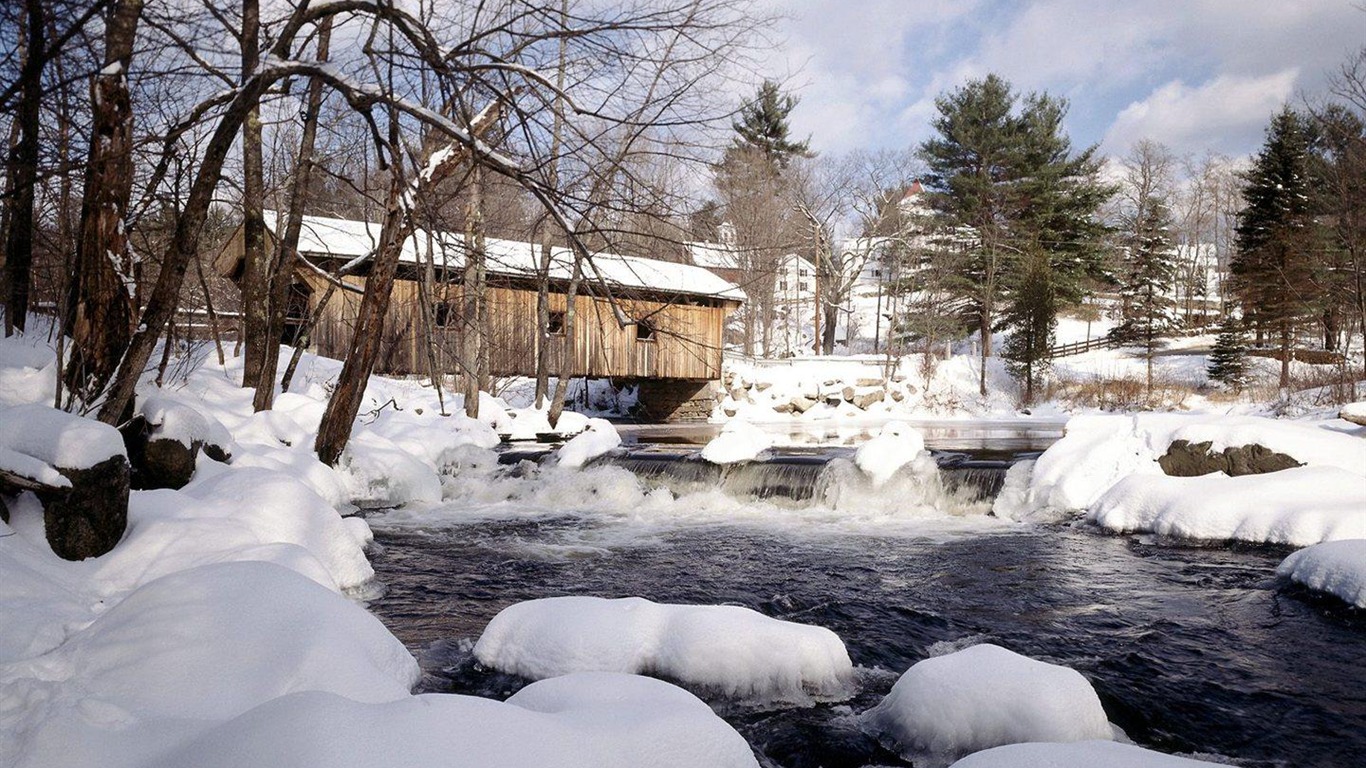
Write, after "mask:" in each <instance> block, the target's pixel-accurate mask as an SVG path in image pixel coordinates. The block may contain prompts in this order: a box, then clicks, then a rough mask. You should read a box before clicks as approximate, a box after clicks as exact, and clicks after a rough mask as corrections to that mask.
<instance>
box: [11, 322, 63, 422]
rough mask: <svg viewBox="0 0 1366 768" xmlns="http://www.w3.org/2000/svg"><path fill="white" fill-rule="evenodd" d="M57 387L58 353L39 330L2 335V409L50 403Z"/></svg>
mask: <svg viewBox="0 0 1366 768" xmlns="http://www.w3.org/2000/svg"><path fill="white" fill-rule="evenodd" d="M56 388H57V353H56V352H54V351H53V349H52V347H50V346H48V344H47V338H46V335H44V334H39V333H38V332H37V329H33V330H31V331H30V332H29V333H28V334H22V333H17V334H15V335H13V336H8V337H4V338H0V408H3V407H6V406H11V405H24V404H27V403H51V402H52V401H53V397H54V395H55V394H56Z"/></svg>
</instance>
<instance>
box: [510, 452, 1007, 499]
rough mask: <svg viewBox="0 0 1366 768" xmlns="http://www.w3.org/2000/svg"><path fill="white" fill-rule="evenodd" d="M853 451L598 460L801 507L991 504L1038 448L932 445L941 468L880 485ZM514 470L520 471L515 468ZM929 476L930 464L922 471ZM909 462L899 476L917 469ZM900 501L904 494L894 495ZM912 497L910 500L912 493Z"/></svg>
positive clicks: (687, 487)
mask: <svg viewBox="0 0 1366 768" xmlns="http://www.w3.org/2000/svg"><path fill="white" fill-rule="evenodd" d="M548 455H549V453H548V452H547V451H545V450H515V451H506V452H504V453H502V454H501V455H500V456H499V463H501V464H504V465H510V466H514V467H515V466H518V465H521V463H522V462H523V461H531V462H534V463H539V462H540V461H541V460H543V459H544V458H545V457H546V456H548ZM852 456H853V452H852V451H851V450H849V449H847V448H829V449H824V450H819V451H817V450H808V451H803V452H792V453H789V452H782V453H774V454H771V455H769V456H768V457H767V458H762V459H758V460H755V461H747V462H740V463H736V464H728V465H717V464H712V463H710V462H707V461H703V460H702V459H701V458H700V457H699V455H698V454H697V452H696V451H694V450H691V449H682V448H676V447H672V446H670V447H665V446H658V447H655V446H652V447H650V448H641V449H634V450H625V451H618V452H615V453H611V454H608V455H605V456H602V457H599V458H598V459H595V460H594V461H593V462H592V465H596V466H614V467H620V468H622V469H625V470H628V471H630V472H631V473H633V474H634V475H635V476H636V477H638V478H639V479H640V481H641V482H642V483H643V484H644V485H646V486H649V487H654V488H666V489H668V490H669V491H670V492H671V493H673V494H674V495H675V496H685V495H687V494H690V493H696V492H699V491H705V490H708V489H713V488H715V489H720V490H721V491H722V492H724V493H725V494H726V495H728V496H733V497H735V498H737V499H762V500H769V501H775V502H786V503H789V504H794V505H796V506H807V505H811V504H818V503H824V504H826V505H829V506H831V507H840V506H841V505H846V504H861V503H869V502H870V501H872V500H874V499H876V500H877V502H878V504H879V505H880V506H881V505H885V504H886V503H888V502H889V501H893V500H894V499H887V498H877V497H880V496H899V495H901V494H903V493H905V492H907V491H909V490H911V489H912V488H914V489H915V494H916V495H917V496H924V495H926V494H929V495H935V496H942V497H944V498H945V499H950V498H951V499H954V500H956V501H957V502H959V503H961V504H967V505H980V504H982V503H988V502H990V501H991V500H993V499H995V498H996V495H997V494H998V493H1000V491H1001V487H1002V485H1003V484H1004V483H1005V475H1006V471H1007V470H1008V469H1010V466H1011V465H1012V464H1013V463H1015V462H1016V461H1019V460H1021V459H1025V458H1031V457H1033V456H1034V454H1018V455H1017V454H1012V453H1007V452H994V453H975V454H969V453H959V452H945V451H932V452H931V456H932V457H933V459H934V462H935V465H936V466H937V467H938V472H937V473H935V472H933V471H931V472H930V476H918V477H916V478H915V482H914V483H911V484H910V485H909V486H907V485H906V484H905V483H902V484H899V485H897V486H895V487H891V486H889V487H887V488H883V489H875V488H873V487H872V486H871V485H870V484H869V482H868V480H867V478H866V476H865V475H863V473H862V472H861V471H860V470H859V469H858V468H857V467H855V466H854V465H853V462H852ZM514 471H515V470H514ZM916 471H917V472H919V473H920V475H924V469H923V468H922V469H919V470H916ZM910 473H911V470H910V469H909V468H908V469H906V470H903V471H902V472H901V473H900V475H902V476H904V475H907V474H910ZM895 500H900V499H895ZM907 501H909V499H908V500H907Z"/></svg>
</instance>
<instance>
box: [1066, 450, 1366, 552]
mask: <svg viewBox="0 0 1366 768" xmlns="http://www.w3.org/2000/svg"><path fill="white" fill-rule="evenodd" d="M1088 519H1090V520H1091V521H1092V522H1094V523H1096V524H1097V525H1099V526H1101V527H1102V528H1106V529H1109V530H1112V531H1117V532H1121V533H1129V532H1150V533H1157V534H1162V535H1167V536H1179V537H1182V538H1188V539H1205V540H1226V539H1237V540H1240V541H1251V542H1265V543H1271V544H1292V545H1296V546H1302V547H1303V546H1308V545H1310V544H1317V543H1319V542H1321V541H1331V540H1334V539H1359V538H1366V478H1363V477H1362V476H1361V475H1358V474H1354V473H1351V472H1348V471H1346V470H1344V469H1339V468H1337V467H1333V466H1308V467H1297V468H1295V469H1287V470H1284V471H1281V472H1273V473H1269V474H1263V475H1245V476H1242V477H1228V476H1227V475H1223V474H1213V475H1203V476H1200V477H1167V476H1166V475H1147V474H1144V475H1135V476H1132V477H1128V478H1125V479H1123V480H1121V481H1119V482H1118V483H1116V484H1115V485H1114V487H1112V488H1110V489H1109V490H1108V491H1107V492H1106V493H1105V494H1104V495H1103V496H1101V497H1100V498H1099V499H1098V500H1097V501H1096V503H1095V505H1094V506H1093V508H1092V510H1091V512H1090V513H1089V515H1088Z"/></svg>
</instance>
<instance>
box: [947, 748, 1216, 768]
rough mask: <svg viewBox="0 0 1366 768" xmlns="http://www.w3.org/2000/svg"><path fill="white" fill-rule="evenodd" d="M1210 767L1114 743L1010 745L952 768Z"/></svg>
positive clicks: (954, 765) (983, 753)
mask: <svg viewBox="0 0 1366 768" xmlns="http://www.w3.org/2000/svg"><path fill="white" fill-rule="evenodd" d="M1208 765H1211V763H1207V762H1204V761H1202V760H1191V759H1190V758H1185V757H1176V756H1174V755H1164V754H1162V753H1161V752H1154V751H1152V750H1150V749H1143V748H1141V747H1135V746H1131V745H1129V744H1116V743H1115V742H1113V741H1081V742H1076V743H1073V744H1012V745H1010V746H1005V747H996V748H995V749H988V750H986V751H984V752H978V753H976V754H974V755H968V756H967V757H965V758H963V759H962V760H959V761H958V762H956V763H954V764H953V768H1101V767H1102V766H1103V768H1201V766H1208Z"/></svg>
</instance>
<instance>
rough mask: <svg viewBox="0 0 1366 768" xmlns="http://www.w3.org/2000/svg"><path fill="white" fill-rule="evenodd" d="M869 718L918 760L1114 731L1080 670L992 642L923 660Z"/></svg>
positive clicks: (898, 747)
mask: <svg viewBox="0 0 1366 768" xmlns="http://www.w3.org/2000/svg"><path fill="white" fill-rule="evenodd" d="M863 718H864V723H865V725H866V726H867V727H868V728H869V729H870V730H872V731H873V732H874V733H875V734H877V735H878V737H879V738H880V739H882V740H883V741H885V742H886V743H887V744H888V745H889V746H890V747H892V748H894V749H896V750H897V751H899V752H900V753H901V755H902V756H903V757H905V758H906V759H908V760H916V761H917V764H919V762H920V761H922V760H925V761H930V762H933V761H944V762H947V761H948V760H952V759H953V758H955V757H959V756H962V755H965V754H968V753H971V752H976V751H979V750H983V749H988V748H990V747H996V746H1000V745H1002V744H1015V743H1020V742H1030V741H1052V742H1073V741H1087V740H1099V739H1110V738H1112V737H1113V730H1112V729H1111V727H1110V724H1109V721H1108V720H1107V719H1106V717H1105V710H1104V709H1103V708H1102V707H1101V704H1100V699H1099V698H1098V697H1097V696H1096V692H1095V690H1094V689H1093V688H1092V687H1091V684H1090V683H1089V682H1087V680H1086V678H1084V677H1082V676H1081V674H1080V673H1078V672H1077V671H1076V670H1073V669H1069V668H1067V667H1061V666H1057V665H1055V664H1047V663H1045V662H1042V661H1036V660H1034V659H1030V658H1027V657H1025V656H1021V655H1019V654H1017V653H1014V652H1012V651H1008V650H1006V649H1005V648H1001V647H1000V646H996V645H990V644H982V645H974V646H971V647H969V648H965V649H963V650H961V651H957V652H955V653H950V654H948V655H945V656H937V657H934V658H929V659H925V660H924V661H921V662H918V663H917V664H915V665H914V666H912V667H911V668H910V669H909V670H907V671H906V673H905V674H903V675H902V676H901V679H899V680H897V682H896V685H894V686H892V690H891V692H890V693H888V694H887V696H886V698H884V699H883V700H882V702H881V703H879V704H878V705H877V706H876V707H874V708H873V709H871V710H869V711H868V712H867V713H865V714H864V716H863Z"/></svg>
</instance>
